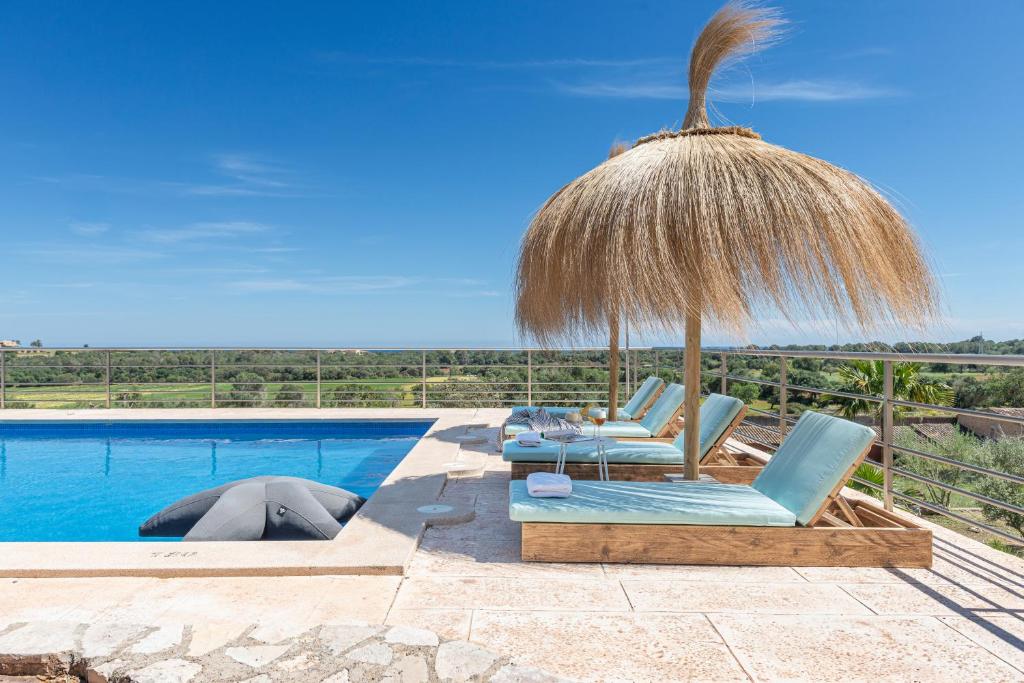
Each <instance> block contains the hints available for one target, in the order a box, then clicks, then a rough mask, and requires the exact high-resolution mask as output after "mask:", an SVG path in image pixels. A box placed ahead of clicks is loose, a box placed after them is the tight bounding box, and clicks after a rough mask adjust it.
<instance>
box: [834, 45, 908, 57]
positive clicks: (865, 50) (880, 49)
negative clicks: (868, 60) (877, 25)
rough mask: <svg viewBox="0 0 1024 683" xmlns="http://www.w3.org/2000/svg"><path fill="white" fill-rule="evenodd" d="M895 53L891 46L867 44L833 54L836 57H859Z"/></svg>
mask: <svg viewBox="0 0 1024 683" xmlns="http://www.w3.org/2000/svg"><path fill="white" fill-rule="evenodd" d="M892 54H895V50H893V49H892V48H891V47H884V46H881V45H869V46H867V47H862V48H858V49H856V50H850V51H849V52H841V53H839V54H837V55H835V58H836V59H860V58H862V57H888V56H889V55H892Z"/></svg>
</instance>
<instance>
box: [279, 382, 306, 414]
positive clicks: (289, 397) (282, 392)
mask: <svg viewBox="0 0 1024 683" xmlns="http://www.w3.org/2000/svg"><path fill="white" fill-rule="evenodd" d="M304 402H305V396H303V394H302V387H301V386H299V385H298V384H283V385H281V388H280V389H278V391H277V394H275V395H274V405H275V406H279V407H281V408H301V407H302V405H303V403H304Z"/></svg>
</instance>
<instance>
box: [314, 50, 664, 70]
mask: <svg viewBox="0 0 1024 683" xmlns="http://www.w3.org/2000/svg"><path fill="white" fill-rule="evenodd" d="M316 57H317V59H318V60H319V61H322V62H335V63H349V64H371V65H379V66H408V67H435V68H455V69H493V70H503V69H504V70H518V69H522V70H531V69H592V68H622V69H625V68H631V67H641V66H652V65H656V64H666V63H678V62H680V58H679V57H640V58H635V59H593V58H586V57H560V58H554V59H530V60H489V59H488V60H464V59H450V58H444V57H423V56H409V57H398V56H396V57H373V56H370V55H359V54H352V53H346V52H320V53H318V54H317V55H316Z"/></svg>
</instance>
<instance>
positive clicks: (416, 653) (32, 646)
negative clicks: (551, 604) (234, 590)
mask: <svg viewBox="0 0 1024 683" xmlns="http://www.w3.org/2000/svg"><path fill="white" fill-rule="evenodd" d="M53 645H61V646H63V647H62V649H60V650H59V651H57V652H45V651H42V652H37V651H35V650H46V649H47V648H49V647H52V646H53ZM191 645H192V644H191V630H190V629H188V628H181V627H168V626H164V627H162V628H161V627H148V626H141V625H133V624H123V623H117V622H114V623H96V624H81V623H77V624H76V623H71V622H28V623H20V624H15V625H12V626H9V627H7V628H6V629H5V630H3V631H0V653H2V652H5V651H9V650H10V649H11V648H15V649H20V650H22V651H25V652H26V653H25V654H17V653H15V654H0V675H7V676H38V677H40V678H41V679H42V680H49V681H88V683H193V682H199V681H238V682H241V681H245V682H246V683H285V682H288V683H290V682H292V681H299V680H301V681H319V682H320V683H363V682H366V683H370V682H373V683H377V682H385V681H386V682H387V683H414V682H419V681H430V682H431V683H442V682H444V681H487V682H490V683H556V682H558V681H565V680H567V679H563V678H559V677H557V676H553V675H551V674H548V673H546V672H544V671H541V670H539V669H534V668H529V667H522V666H518V665H516V664H515V663H514V662H513V661H512V660H511V659H510V658H509V657H505V656H502V655H500V654H498V653H495V652H492V651H491V650H488V649H486V648H483V647H481V646H479V645H476V644H474V643H470V642H467V641H461V640H444V639H442V638H440V637H439V636H438V635H437V634H436V633H434V632H433V631H429V630H426V629H420V628H412V627H409V626H390V627H389V626H382V625H379V624H366V623H351V624H343V625H333V626H319V627H316V628H314V629H311V630H309V631H306V632H304V633H301V634H299V635H296V636H293V637H288V638H276V637H274V636H273V635H272V634H271V633H270V632H269V631H264V630H261V628H260V627H257V626H253V627H251V628H250V629H248V630H247V631H246V633H244V634H243V635H241V636H240V637H238V638H236V639H235V640H233V641H231V642H229V643H227V644H224V645H222V646H221V647H218V648H217V649H215V650H213V651H211V652H207V653H204V654H202V655H198V656H196V655H192V654H190V650H191Z"/></svg>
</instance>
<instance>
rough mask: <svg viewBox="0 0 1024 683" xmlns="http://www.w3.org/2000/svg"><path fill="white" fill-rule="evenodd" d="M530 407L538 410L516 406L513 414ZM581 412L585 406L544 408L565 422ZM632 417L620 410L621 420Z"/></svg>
mask: <svg viewBox="0 0 1024 683" xmlns="http://www.w3.org/2000/svg"><path fill="white" fill-rule="evenodd" d="M530 407H533V408H536V407H537V406H516V407H515V408H513V409H512V412H513V413H514V412H516V411H519V410H526V409H527V408H530ZM581 410H583V406H572V407H568V408H567V407H565V406H544V412H546V413H547V414H548V415H552V416H554V417H560V418H562V419H563V420H564V419H565V416H566V415H568V414H569V413H578V412H579V411H581ZM632 417H633V414H632V413H630V412H629V411H628V410H626V409H624V408H619V414H618V419H619V420H630V419H632Z"/></svg>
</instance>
